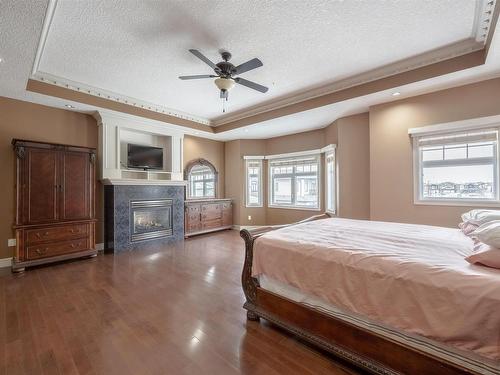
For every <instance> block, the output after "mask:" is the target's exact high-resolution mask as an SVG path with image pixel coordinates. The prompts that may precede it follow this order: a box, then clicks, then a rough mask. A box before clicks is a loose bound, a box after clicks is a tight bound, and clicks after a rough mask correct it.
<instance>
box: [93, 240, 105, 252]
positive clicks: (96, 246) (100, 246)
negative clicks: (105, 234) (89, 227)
mask: <svg viewBox="0 0 500 375" xmlns="http://www.w3.org/2000/svg"><path fill="white" fill-rule="evenodd" d="M95 249H96V250H97V251H103V250H104V243H103V242H101V243H96V244H95Z"/></svg>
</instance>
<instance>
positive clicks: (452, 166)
mask: <svg viewBox="0 0 500 375" xmlns="http://www.w3.org/2000/svg"><path fill="white" fill-rule="evenodd" d="M414 149H415V153H416V154H415V164H416V165H415V171H416V172H417V175H416V177H415V182H416V185H417V186H416V189H415V191H416V201H417V203H418V202H441V203H447V202H448V203H455V204H456V203H458V204H460V203H472V204H474V203H476V204H477V203H481V202H484V203H488V202H489V203H491V202H497V201H498V200H499V194H498V130H497V129H493V130H476V131H466V132H461V133H451V134H450V133H448V134H445V135H434V136H422V137H419V138H415V139H414Z"/></svg>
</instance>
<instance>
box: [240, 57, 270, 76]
mask: <svg viewBox="0 0 500 375" xmlns="http://www.w3.org/2000/svg"><path fill="white" fill-rule="evenodd" d="M262 65H263V64H262V61H260V60H259V59H257V58H255V59H252V60H248V61H247V62H245V63H243V64H240V65H238V66H237V67H236V68H235V69H236V73H234V74H241V73H245V72H248V71H249V70H252V69H256V68H258V67H261V66H262Z"/></svg>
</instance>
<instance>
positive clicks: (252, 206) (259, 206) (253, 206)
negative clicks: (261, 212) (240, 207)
mask: <svg viewBox="0 0 500 375" xmlns="http://www.w3.org/2000/svg"><path fill="white" fill-rule="evenodd" d="M262 207H264V206H263V205H262V204H260V205H258V206H257V205H250V206H249V205H245V208H262Z"/></svg>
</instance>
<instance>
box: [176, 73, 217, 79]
mask: <svg viewBox="0 0 500 375" xmlns="http://www.w3.org/2000/svg"><path fill="white" fill-rule="evenodd" d="M215 77H217V76H214V75H212V74H199V75H196V76H179V79H184V80H185V79H200V78H215Z"/></svg>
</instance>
